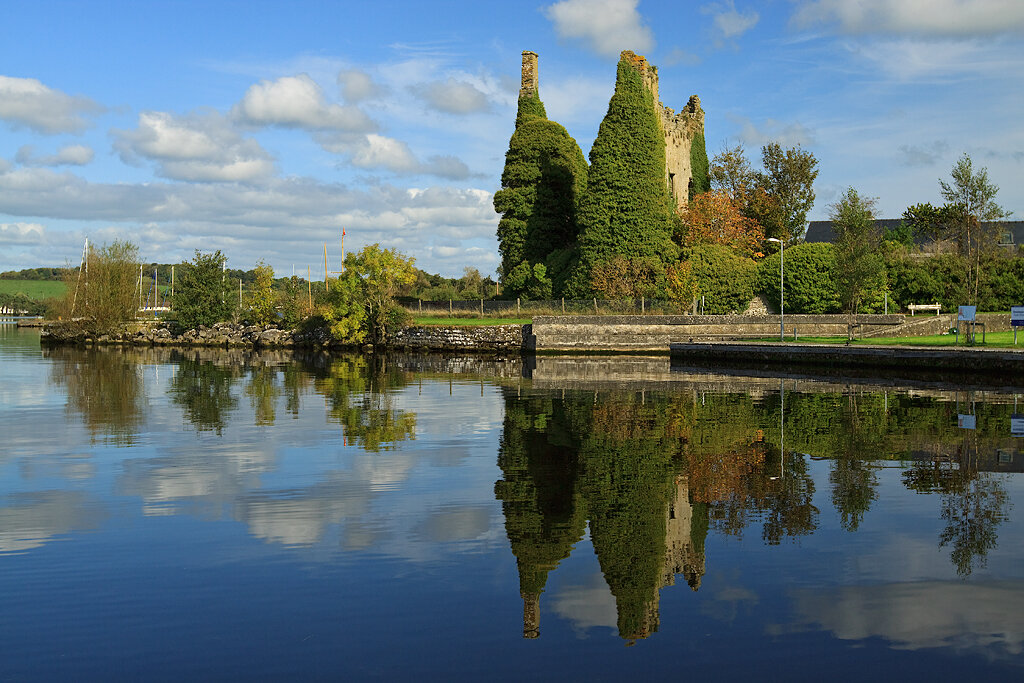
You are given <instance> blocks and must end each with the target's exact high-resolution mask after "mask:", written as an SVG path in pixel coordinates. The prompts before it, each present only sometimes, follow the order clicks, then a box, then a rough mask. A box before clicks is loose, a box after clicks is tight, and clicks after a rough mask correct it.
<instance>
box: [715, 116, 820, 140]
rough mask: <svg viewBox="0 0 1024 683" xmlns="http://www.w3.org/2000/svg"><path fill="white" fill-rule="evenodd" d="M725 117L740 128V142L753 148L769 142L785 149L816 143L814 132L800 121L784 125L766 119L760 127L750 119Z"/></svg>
mask: <svg viewBox="0 0 1024 683" xmlns="http://www.w3.org/2000/svg"><path fill="white" fill-rule="evenodd" d="M725 117H726V118H727V119H729V120H730V121H732V122H733V123H734V124H736V125H738V126H739V129H740V130H739V132H738V133H737V134H736V137H737V138H739V140H740V142H742V143H744V144H746V145H751V146H757V147H760V146H763V145H765V144H767V143H769V142H777V143H779V144H780V145H782V146H783V147H793V146H795V145H812V144H814V142H815V138H814V132H813V131H811V130H810V129H809V128H807V127H806V126H805V125H804V124H802V123H800V122H799V121H793V122H791V123H784V122H782V121H776V120H775V119H764V120H763V121H762V122H761V125H760V126H757V125H755V124H754V122H753V121H751V120H750V119H749V118H746V117H744V116H736V115H733V114H726V115H725Z"/></svg>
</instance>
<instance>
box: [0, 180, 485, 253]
mask: <svg viewBox="0 0 1024 683" xmlns="http://www.w3.org/2000/svg"><path fill="white" fill-rule="evenodd" d="M491 197H492V195H491V193H490V192H488V191H485V190H480V189H459V188H450V187H429V188H425V189H420V190H415V191H413V190H408V189H406V188H401V187H396V186H394V185H389V184H386V183H379V184H376V185H373V186H370V187H368V188H366V189H363V190H355V189H352V188H349V187H347V186H345V185H342V184H338V183H322V182H318V181H315V180H312V179H309V178H274V177H271V178H268V179H266V180H265V181H262V182H261V183H260V184H259V185H258V186H254V185H246V184H235V183H227V184H225V183H215V184H209V183H167V182H163V183H161V182H150V183H144V184H130V183H98V182H89V181H87V180H85V179H83V178H81V177H78V176H76V175H75V174H72V173H68V172H56V171H54V170H52V169H43V168H16V169H14V170H12V171H9V172H7V173H3V174H0V214H7V215H12V216H33V217H36V216H38V217H41V218H46V219H54V220H61V219H67V220H70V221H74V223H75V224H76V225H80V226H84V225H87V224H88V223H90V222H91V223H93V224H94V225H92V226H90V227H88V230H89V235H90V237H92V238H94V239H100V238H102V239H103V240H106V241H112V240H114V239H131V240H137V241H140V242H143V243H144V245H145V249H146V250H147V252H148V253H155V252H158V253H159V254H160V256H159V260H161V261H162V262H172V261H174V260H176V259H183V258H184V259H187V258H190V257H191V254H192V251H193V250H194V249H196V248H202V249H223V250H224V251H225V253H228V254H229V255H230V257H231V259H232V263H238V264H249V265H251V264H253V263H255V262H256V261H257V260H259V259H260V258H265V259H267V261H268V262H271V261H273V263H272V265H274V267H275V268H278V269H279V270H280V269H281V268H283V267H285V266H286V265H288V264H290V263H300V264H305V263H309V260H308V258H309V255H310V254H314V253H316V252H317V250H318V249H322V242H323V241H325V240H332V239H335V237H336V234H337V233H338V232H339V231H340V228H341V227H342V226H344V227H345V228H346V229H347V230H348V233H349V238H348V239H349V241H348V242H346V245H347V246H349V247H350V248H358V247H359V245H361V244H370V243H373V242H381V243H385V244H389V245H394V246H398V247H399V248H400V249H401V250H402V251H403V252H405V253H407V254H409V255H411V256H415V257H416V258H417V259H420V260H421V262H422V263H423V264H424V267H427V268H435V267H437V265H435V263H434V262H433V261H432V260H431V258H429V256H430V248H431V247H432V246H433V245H434V243H435V242H437V241H438V240H442V239H443V240H447V241H450V240H455V241H459V242H462V246H464V247H466V248H467V249H468V248H471V247H475V246H483V247H486V248H487V249H488V250H492V251H493V250H494V249H496V246H494V232H495V229H496V227H497V220H498V219H497V214H495V213H494V208H493V206H492V205H491ZM97 223H106V226H104V231H103V232H102V234H100V231H99V228H98V227H96V224H97ZM140 225H141V226H144V227H143V228H140ZM82 229H84V227H83V228H82ZM47 234H50V235H59V236H60V238H61V239H60V240H59V241H58V240H56V239H54V240H53V244H52V245H50V246H48V247H46V248H45V249H41V250H38V253H37V255H36V257H35V263H36V265H38V264H47V263H54V262H56V263H60V262H63V261H64V260H65V259H71V260H75V259H76V258H77V250H78V249H80V245H81V238H82V237H83V236H84V235H83V234H81V233H79V232H76V233H69V232H66V231H63V230H62V231H56V232H55V231H54V229H53V226H52V225H51V226H50V229H49V231H48V233H47ZM0 257H8V258H9V257H10V255H9V254H6V253H5V250H0ZM154 260H157V259H156V258H155V257H154ZM19 262H21V261H19ZM26 262H28V263H29V265H32V260H31V259H28V260H27V261H26ZM467 264H469V265H474V264H475V261H464V262H463V263H462V264H461V266H459V267H458V268H457V269H453V272H461V268H462V266H465V265H467ZM25 267H27V266H25Z"/></svg>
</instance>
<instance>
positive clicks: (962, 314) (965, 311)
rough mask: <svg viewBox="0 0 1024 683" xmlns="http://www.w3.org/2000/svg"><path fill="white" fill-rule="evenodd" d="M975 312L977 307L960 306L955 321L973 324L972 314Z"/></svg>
mask: <svg viewBox="0 0 1024 683" xmlns="http://www.w3.org/2000/svg"><path fill="white" fill-rule="evenodd" d="M977 310H978V307H977V306H960V307H959V308H957V311H956V319H957V320H960V321H963V322H974V314H975V313H976V312H977Z"/></svg>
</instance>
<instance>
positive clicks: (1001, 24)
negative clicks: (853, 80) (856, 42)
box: [793, 0, 1024, 37]
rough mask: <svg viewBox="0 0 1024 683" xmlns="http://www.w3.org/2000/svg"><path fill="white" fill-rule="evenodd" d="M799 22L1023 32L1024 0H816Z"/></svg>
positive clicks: (854, 28) (844, 28) (951, 33)
mask: <svg viewBox="0 0 1024 683" xmlns="http://www.w3.org/2000/svg"><path fill="white" fill-rule="evenodd" d="M793 23H794V24H795V25H796V26H798V27H808V26H815V25H820V24H824V25H826V26H834V27H835V28H836V29H837V30H839V31H840V32H842V33H851V34H878V33H888V34H911V35H918V36H947V37H970V36H988V35H995V34H1000V33H1022V32H1024V3H1022V2H1020V0H813V1H811V2H803V3H801V4H800V6H799V7H798V8H797V10H796V12H795V13H794V14H793Z"/></svg>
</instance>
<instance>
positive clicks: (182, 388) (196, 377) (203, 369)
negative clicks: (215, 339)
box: [168, 353, 242, 436]
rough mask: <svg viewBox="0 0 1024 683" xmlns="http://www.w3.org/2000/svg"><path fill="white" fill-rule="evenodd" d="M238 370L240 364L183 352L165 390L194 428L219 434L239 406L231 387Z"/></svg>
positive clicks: (239, 371)
mask: <svg viewBox="0 0 1024 683" xmlns="http://www.w3.org/2000/svg"><path fill="white" fill-rule="evenodd" d="M241 370H242V368H241V366H236V365H219V364H217V363H215V362H213V361H209V360H199V355H198V354H196V353H185V354H182V356H181V358H180V360H179V361H178V366H177V368H176V369H175V373H174V377H173V378H172V379H171V384H170V388H169V390H168V393H169V394H170V396H171V400H172V401H173V402H174V403H176V404H177V405H178V406H180V407H181V409H182V412H183V413H184V415H185V418H186V419H187V420H188V421H189V422H191V423H192V425H193V426H194V427H195V428H196V429H197V430H199V431H201V432H202V431H214V432H216V433H217V434H218V436H219V435H220V434H221V433H222V432H223V430H224V427H225V426H226V425H227V422H228V416H229V415H230V414H231V412H232V411H233V410H234V409H235V408H236V407H237V406H238V399H237V398H235V396H234V395H233V394H232V392H231V387H232V385H233V384H234V383H235V381H236V380H237V379H238V378H239V377H240V375H241Z"/></svg>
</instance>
